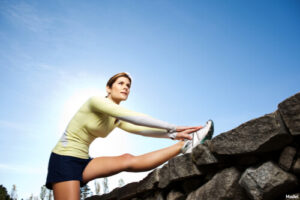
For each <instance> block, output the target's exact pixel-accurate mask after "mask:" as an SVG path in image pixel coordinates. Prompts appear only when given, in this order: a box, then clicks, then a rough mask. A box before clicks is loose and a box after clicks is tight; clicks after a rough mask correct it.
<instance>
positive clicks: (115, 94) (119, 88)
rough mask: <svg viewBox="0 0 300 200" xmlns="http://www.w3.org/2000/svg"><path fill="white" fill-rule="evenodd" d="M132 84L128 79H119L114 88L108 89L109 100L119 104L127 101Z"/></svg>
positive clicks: (113, 85)
mask: <svg viewBox="0 0 300 200" xmlns="http://www.w3.org/2000/svg"><path fill="white" fill-rule="evenodd" d="M130 86H131V83H130V81H129V79H128V78H126V77H119V78H118V79H117V80H116V81H115V82H114V83H113V84H112V87H111V88H110V87H106V91H107V93H108V98H109V99H111V100H113V101H114V102H115V103H117V104H119V103H120V102H121V101H125V100H126V99H127V97H128V95H129V92H130Z"/></svg>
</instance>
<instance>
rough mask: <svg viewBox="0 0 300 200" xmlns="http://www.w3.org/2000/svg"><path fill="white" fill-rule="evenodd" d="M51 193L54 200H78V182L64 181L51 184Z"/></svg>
mask: <svg viewBox="0 0 300 200" xmlns="http://www.w3.org/2000/svg"><path fill="white" fill-rule="evenodd" d="M53 193H54V199H55V200H79V199H80V182H79V181H64V182H58V183H54V184H53Z"/></svg>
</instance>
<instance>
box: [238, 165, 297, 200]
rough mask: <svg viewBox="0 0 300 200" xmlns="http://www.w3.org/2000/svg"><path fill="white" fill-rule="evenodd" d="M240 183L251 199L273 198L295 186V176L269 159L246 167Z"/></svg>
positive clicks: (264, 199)
mask: <svg viewBox="0 0 300 200" xmlns="http://www.w3.org/2000/svg"><path fill="white" fill-rule="evenodd" d="M239 183H240V185H241V186H242V187H243V188H244V189H245V190H246V192H247V194H248V196H249V197H250V198H251V199H253V200H262V199H263V200H273V199H276V198H277V197H279V196H281V195H284V194H287V192H289V191H292V190H293V189H294V188H296V187H297V184H298V181H297V178H296V177H295V176H294V175H292V174H290V173H288V172H285V171H284V170H282V169H281V168H280V167H278V166H277V165H276V164H274V163H273V162H271V161H269V162H266V163H264V164H262V165H261V166H259V167H257V168H252V167H251V168H248V169H247V170H246V171H245V172H244V173H243V175H242V177H241V179H240V181H239Z"/></svg>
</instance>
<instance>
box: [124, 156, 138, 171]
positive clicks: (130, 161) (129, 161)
mask: <svg viewBox="0 0 300 200" xmlns="http://www.w3.org/2000/svg"><path fill="white" fill-rule="evenodd" d="M121 158H122V160H123V163H124V166H125V167H124V168H125V170H128V169H130V168H131V167H132V166H133V165H134V160H135V156H134V155H132V154H129V153H125V154H123V155H121Z"/></svg>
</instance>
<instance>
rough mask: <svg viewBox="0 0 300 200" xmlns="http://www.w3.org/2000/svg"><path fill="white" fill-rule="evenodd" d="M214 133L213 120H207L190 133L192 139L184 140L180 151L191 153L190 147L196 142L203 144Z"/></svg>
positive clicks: (194, 145)
mask: <svg viewBox="0 0 300 200" xmlns="http://www.w3.org/2000/svg"><path fill="white" fill-rule="evenodd" d="M213 134H214V122H213V121H212V120H208V121H207V122H206V124H205V126H204V127H203V128H202V129H200V130H199V131H196V132H194V133H192V135H193V136H192V137H193V139H192V140H186V141H185V143H184V145H183V147H182V148H181V152H182V153H183V154H185V153H191V152H192V149H193V148H195V147H196V146H197V145H198V144H203V143H204V142H205V141H206V140H210V139H211V138H212V136H213Z"/></svg>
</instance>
